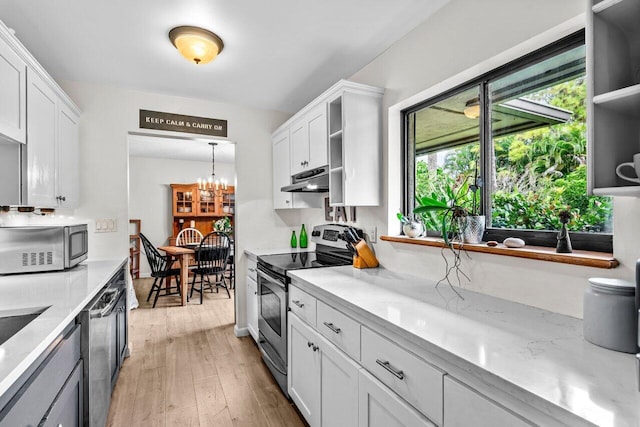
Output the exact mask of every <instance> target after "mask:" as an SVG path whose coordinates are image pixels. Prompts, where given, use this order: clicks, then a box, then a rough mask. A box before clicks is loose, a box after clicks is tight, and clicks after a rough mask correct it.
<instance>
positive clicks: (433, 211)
mask: <svg viewBox="0 0 640 427" xmlns="http://www.w3.org/2000/svg"><path fill="white" fill-rule="evenodd" d="M470 179H471V177H470V176H461V177H459V178H458V179H457V180H456V181H455V183H453V184H449V183H448V182H446V183H445V184H444V185H443V187H442V194H436V193H432V194H430V195H421V196H417V197H416V205H417V206H416V207H415V209H414V210H413V212H414V214H419V215H422V217H423V219H424V222H425V224H427V227H428V228H429V226H431V228H432V229H438V230H439V231H440V232H441V233H442V237H443V239H444V242H445V244H446V245H447V246H450V245H451V240H452V239H453V240H457V241H458V242H459V243H480V242H482V236H483V234H484V227H485V217H484V215H480V212H479V210H480V203H479V200H478V197H479V195H478V192H479V191H478V190H479V189H480V180H479V178H478V171H477V168H476V171H475V172H474V176H473V181H472V182H471V183H469V180H470ZM436 224H437V225H436Z"/></svg>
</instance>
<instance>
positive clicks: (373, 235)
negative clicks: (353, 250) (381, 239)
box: [365, 225, 378, 243]
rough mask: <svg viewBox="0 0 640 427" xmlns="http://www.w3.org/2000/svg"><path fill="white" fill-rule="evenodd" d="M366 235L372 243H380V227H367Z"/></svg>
mask: <svg viewBox="0 0 640 427" xmlns="http://www.w3.org/2000/svg"><path fill="white" fill-rule="evenodd" d="M365 233H367V236H369V241H370V242H371V243H375V242H377V241H378V227H376V226H375V225H374V226H371V227H366V228H365Z"/></svg>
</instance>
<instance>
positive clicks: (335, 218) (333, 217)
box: [324, 197, 356, 222]
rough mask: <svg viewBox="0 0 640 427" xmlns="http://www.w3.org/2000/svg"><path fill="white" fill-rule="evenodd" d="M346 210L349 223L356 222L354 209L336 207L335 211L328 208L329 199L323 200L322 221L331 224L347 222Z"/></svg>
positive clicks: (352, 207)
mask: <svg viewBox="0 0 640 427" xmlns="http://www.w3.org/2000/svg"><path fill="white" fill-rule="evenodd" d="M347 209H349V212H350V216H351V221H352V222H356V207H355V206H351V207H346V206H336V207H335V209H334V208H332V207H331V206H329V198H328V197H325V198H324V219H325V220H326V221H332V222H340V220H342V221H343V222H348V221H349V217H348V216H347Z"/></svg>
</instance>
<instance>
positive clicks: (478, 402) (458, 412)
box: [444, 376, 534, 427]
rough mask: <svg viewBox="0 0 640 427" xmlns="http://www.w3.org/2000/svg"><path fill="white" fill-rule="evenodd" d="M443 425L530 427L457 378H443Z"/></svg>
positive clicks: (456, 426) (459, 426) (453, 426)
mask: <svg viewBox="0 0 640 427" xmlns="http://www.w3.org/2000/svg"><path fill="white" fill-rule="evenodd" d="M444 425H445V426H446V427H495V426H509V427H530V426H532V425H534V424H530V423H528V422H526V421H525V420H523V419H522V418H520V417H519V416H518V415H516V414H514V413H513V412H511V411H509V410H508V409H507V408H504V407H503V406H501V405H499V404H498V403H496V402H494V401H492V400H490V399H489V398H487V397H485V396H483V395H481V394H480V393H478V392H476V391H475V390H472V389H470V388H469V387H467V386H466V385H464V384H462V383H460V382H458V381H457V380H455V379H453V378H451V377H450V376H446V377H445V379H444Z"/></svg>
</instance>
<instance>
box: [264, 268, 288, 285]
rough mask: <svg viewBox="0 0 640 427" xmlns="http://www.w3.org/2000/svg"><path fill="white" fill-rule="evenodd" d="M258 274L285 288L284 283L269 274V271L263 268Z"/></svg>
mask: <svg viewBox="0 0 640 427" xmlns="http://www.w3.org/2000/svg"><path fill="white" fill-rule="evenodd" d="M258 276H259V277H262V278H263V279H264V280H266V281H267V282H269V283H274V284H276V285H278V286H279V287H281V288H282V289H285V287H284V283H282V282H280V281H279V280H277V279H274V278H273V277H271V276H269V275H268V274H267V273H265V272H263V271H262V270H258Z"/></svg>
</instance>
